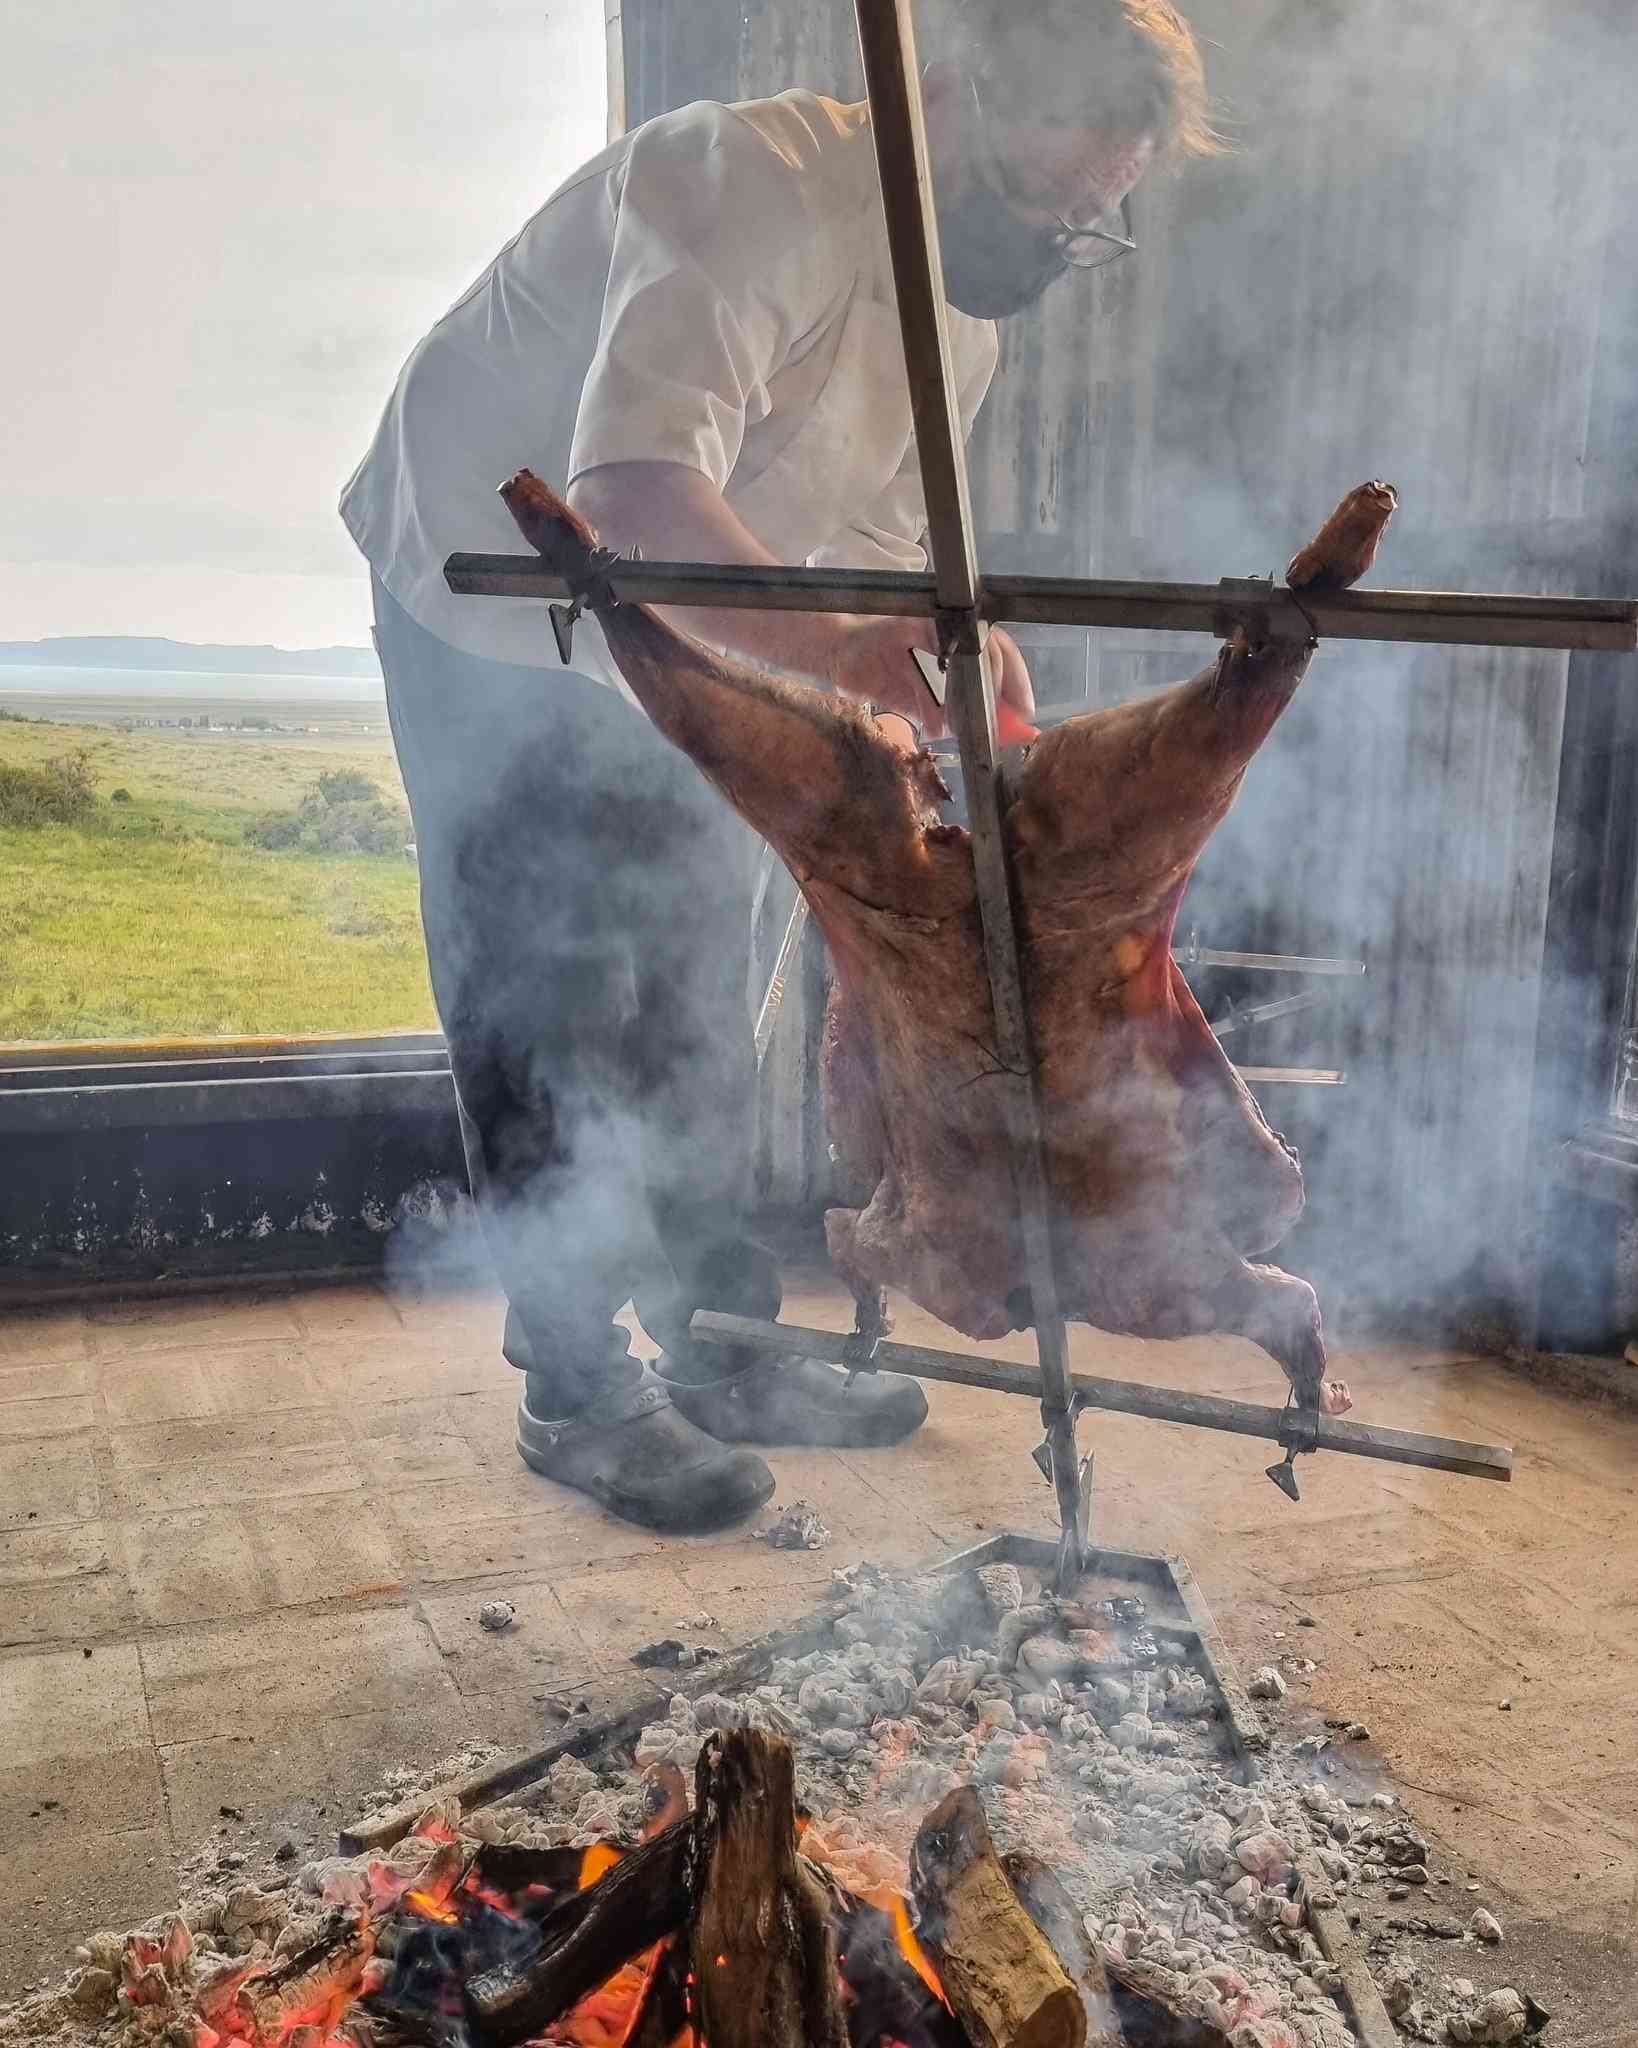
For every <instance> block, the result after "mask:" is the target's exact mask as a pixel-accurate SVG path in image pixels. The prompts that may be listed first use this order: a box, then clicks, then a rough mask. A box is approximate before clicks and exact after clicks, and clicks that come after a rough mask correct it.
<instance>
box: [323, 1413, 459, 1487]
mask: <svg viewBox="0 0 1638 2048" xmlns="http://www.w3.org/2000/svg"><path fill="white" fill-rule="evenodd" d="M351 1461H352V1464H353V1465H354V1467H355V1468H356V1469H357V1471H358V1473H359V1475H360V1477H361V1478H362V1479H363V1482H364V1484H365V1485H366V1486H368V1487H370V1488H372V1489H373V1490H375V1491H378V1492H382V1493H396V1492H401V1491H404V1490H406V1489H409V1488H413V1487H421V1486H436V1485H441V1484H445V1483H448V1482H451V1481H455V1480H477V1479H478V1478H479V1477H480V1476H481V1472H482V1467H481V1466H480V1464H479V1462H478V1455H477V1453H476V1452H475V1451H474V1450H473V1448H472V1445H471V1443H470V1442H469V1441H468V1440H467V1438H466V1437H464V1436H462V1435H461V1434H459V1432H457V1431H454V1430H445V1431H438V1430H430V1429H409V1430H406V1431H404V1432H402V1433H401V1434H389V1433H386V1432H383V1433H381V1434H379V1435H376V1436H368V1437H360V1438H357V1439H356V1440H355V1441H354V1443H353V1445H352V1450H351Z"/></svg>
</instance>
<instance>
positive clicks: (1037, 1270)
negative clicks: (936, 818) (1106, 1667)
mask: <svg viewBox="0 0 1638 2048" xmlns="http://www.w3.org/2000/svg"><path fill="white" fill-rule="evenodd" d="M856 4H857V12H858V19H859V42H860V47H861V50H862V53H863V57H864V74H865V85H866V89H867V90H868V92H869V95H870V109H871V127H872V132H873V134H874V138H875V144H876V163H877V168H878V170H879V172H880V175H881V186H882V203H883V206H884V209H885V211H886V216H887V242H888V249H889V251H890V253H891V255H892V259H893V283H894V288H895V290H896V292H897V295H898V304H899V323H900V326H901V328H902V329H903V333H904V348H905V360H906V362H907V364H908V365H909V368H910V404H911V410H912V413H913V415H914V419H915V426H916V447H917V451H918V453H919V457H920V461H921V477H922V492H923V496H924V498H925V500H926V504H927V542H928V552H929V554H930V556H931V559H932V568H933V580H934V585H935V590H936V596H937V601H938V606H939V610H938V623H939V643H940V645H939V651H940V653H941V654H943V655H945V656H946V657H947V672H948V689H947V701H946V711H947V713H948V716H949V720H950V724H951V725H952V727H953V728H954V730H955V735H956V739H957V742H958V743H959V745H960V748H961V771H962V777H963V780H964V783H965V786H966V791H967V806H968V824H969V829H970V830H971V833H972V844H973V867H974V871H975V874H976V877H977V882H978V909H979V918H980V922H981V924H982V927H983V934H984V962H985V966H986V967H987V968H988V970H989V978H990V996H991V1002H992V1007H993V1010H994V1015H995V1039H996V1043H995V1052H996V1064H997V1066H998V1067H999V1068H1000V1069H1001V1071H1000V1072H999V1073H998V1074H997V1075H996V1077H995V1084H994V1085H995V1087H996V1088H997V1090H998V1091H999V1095H1000V1102H999V1107H1000V1109H1001V1113H1002V1116H1003V1118H1004V1121H1005V1125H1006V1130H1007V1135H1008V1137H1009V1139H1010V1140H1011V1145H1012V1170H1013V1184H1014V1188H1015V1191H1016V1193H1017V1198H1018V1220H1019V1230H1020V1234H1021V1236H1022V1239H1023V1249H1024V1265H1025V1270H1026V1272H1027V1274H1028V1276H1029V1289H1030V1320H1031V1322H1032V1323H1033V1324H1034V1328H1035V1344H1036V1351H1037V1355H1038V1356H1039V1358H1040V1362H1041V1388H1042V1396H1041V1420H1042V1422H1043V1423H1044V1425H1045V1427H1046V1433H1047V1442H1048V1445H1049V1446H1050V1455H1051V1463H1052V1486H1053V1491H1054V1493H1055V1494H1056V1495H1057V1500H1058V1524H1059V1529H1060V1532H1061V1534H1060V1538H1059V1547H1058V1579H1059V1584H1060V1586H1067V1585H1068V1583H1069V1581H1070V1580H1072V1579H1073V1578H1075V1577H1076V1576H1077V1575H1078V1574H1079V1572H1080V1570H1081V1568H1082V1564H1083V1561H1084V1558H1085V1551H1086V1524H1087V1517H1086V1503H1085V1501H1084V1499H1083V1496H1082V1491H1081V1465H1080V1459H1079V1456H1078V1454H1077V1452H1076V1447H1075V1420H1074V1414H1073V1411H1072V1407H1071V1397H1072V1389H1071V1386H1070V1379H1069V1340H1068V1335H1067V1333H1066V1331H1065V1329H1064V1319H1063V1313H1062V1311H1061V1309H1060V1307H1059V1301H1058V1281H1057V1275H1056V1273H1055V1271H1054V1268H1053V1260H1052V1222H1051V1214H1052V1212H1051V1205H1050V1199H1049V1190H1048V1184H1047V1172H1046V1157H1045V1150H1044V1147H1043V1145H1042V1137H1041V1116H1040V1105H1039V1103H1038V1101H1037V1098H1036V1091H1035V1057H1034V1052H1033V1049H1032V1047H1031V1044H1030V1037H1029V1021H1028V1016H1027V1013H1026V1009H1025V1004H1024V985H1023V975H1022V969H1021V965H1020V959H1019V947H1018V929H1017V921H1016V915H1015V901H1014V894H1013V885H1012V876H1011V872H1010V863H1009V861H1008V857H1007V847H1006V839H1005V835H1004V833H1003V830H1002V822H1001V820H1002V790H1001V775H1000V768H999V764H998V762H997V759H996V744H995V695H994V690H993V687H992V685H991V682H990V678H989V675H988V672H987V670H988V664H987V663H986V662H985V660H984V638H985V632H986V627H985V625H984V622H983V619H982V617H981V615H980V611H979V600H980V596H981V588H980V583H979V576H978V557H977V551H976V548H975V545H974V541H973V522H972V507H971V505H970V503H969V502H968V495H967V464H966V455H965V451H964V449H963V446H962V437H961V420H960V413H959V410H958V408H957V405H956V397H955V379H954V375H953V373H952V370H951V364H950V337H949V331H948V328H947V326H946V323H945V318H944V270H943V265H942V264H941V262H940V260H939V250H938V222H937V219H936V216H935V213H934V207H933V194H932V182H931V178H930V175H929V170H928V161H927V137H926V133H925V131H924V128H923V124H922V110H921V91H920V87H919V85H918V84H917V77H918V65H917V62H916V39H915V29H914V27H913V25H912V22H911V17H910V0H856Z"/></svg>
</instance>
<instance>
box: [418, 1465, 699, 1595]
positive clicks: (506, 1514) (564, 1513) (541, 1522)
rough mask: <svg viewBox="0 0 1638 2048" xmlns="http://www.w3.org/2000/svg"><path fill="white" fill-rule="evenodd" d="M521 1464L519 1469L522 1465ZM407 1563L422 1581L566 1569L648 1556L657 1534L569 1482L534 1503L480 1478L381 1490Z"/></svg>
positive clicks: (543, 1493)
mask: <svg viewBox="0 0 1638 2048" xmlns="http://www.w3.org/2000/svg"><path fill="white" fill-rule="evenodd" d="M520 1469H521V1468H520ZM380 1498H381V1501H382V1506H383V1511H384V1512H385V1513H386V1514H388V1515H390V1517H391V1518H392V1521H393V1525H394V1527H395V1529H396V1531H397V1542H398V1546H399V1550H400V1553H401V1555H402V1556H403V1558H404V1560H405V1565H406V1569H407V1570H408V1571H410V1572H411V1573H412V1574H413V1575H414V1576H415V1577H416V1578H417V1579H420V1580H422V1581H425V1582H427V1583H428V1584H438V1583H448V1582H450V1581H452V1580H457V1579H477V1578H483V1577H491V1576H493V1575H495V1574H496V1573H509V1574H516V1573H519V1572H532V1573H539V1574H541V1575H543V1576H550V1575H555V1574H558V1573H561V1572H566V1571H571V1570H573V1569H574V1568H575V1567H576V1566H578V1565H584V1564H590V1563H596V1562H609V1561H612V1560H615V1559H619V1558H637V1557H648V1556H652V1555H653V1554H654V1553H655V1551H656V1550H657V1549H658V1548H659V1547H660V1545H659V1541H658V1539H657V1538H655V1537H653V1536H651V1535H649V1534H648V1533H647V1531H645V1530H642V1529H634V1528H633V1527H632V1526H631V1525H630V1524H629V1523H627V1522H620V1521H617V1520H616V1519H615V1518H614V1517H613V1516H612V1515H605V1514H604V1513H603V1511H602V1510H601V1509H600V1508H599V1507H597V1505H596V1504H595V1503H594V1502H592V1501H589V1500H587V1499H585V1498H584V1497H583V1496H581V1495H579V1494H574V1493H570V1492H569V1491H568V1489H567V1488H561V1487H547V1486H545V1485H544V1484H543V1485H542V1486H541V1488H540V1490H539V1492H538V1494H526V1495H525V1496H524V1500H525V1501H526V1502H533V1505H524V1506H518V1505H512V1504H509V1502H508V1499H507V1498H506V1497H504V1496H502V1495H500V1494H497V1493H496V1492H494V1491H492V1490H491V1489H490V1487H489V1485H488V1483H487V1481H486V1479H485V1478H483V1477H482V1476H480V1477H479V1478H478V1479H476V1480H472V1481H454V1482H450V1483H448V1484H438V1485H428V1486H421V1487H414V1488H409V1489H403V1490H397V1491H394V1492H391V1493H387V1494H383V1495H381V1496H380Z"/></svg>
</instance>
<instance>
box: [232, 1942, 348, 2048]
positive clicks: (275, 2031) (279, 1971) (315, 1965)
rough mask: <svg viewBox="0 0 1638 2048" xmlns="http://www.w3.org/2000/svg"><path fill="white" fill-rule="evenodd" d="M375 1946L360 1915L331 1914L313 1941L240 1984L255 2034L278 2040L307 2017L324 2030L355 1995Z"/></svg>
mask: <svg viewBox="0 0 1638 2048" xmlns="http://www.w3.org/2000/svg"><path fill="white" fill-rule="evenodd" d="M374 1950H375V1941H374V1936H373V1934H372V1933H371V1930H370V1927H369V1925H368V1924H367V1922H366V1921H365V1920H364V1919H363V1918H362V1917H361V1916H360V1915H358V1914H356V1913H353V1912H350V1911H346V1910H342V1911H338V1912H337V1913H335V1914H334V1915H332V1917H331V1919H330V1921H329V1923H328V1924H327V1926H326V1927H325V1929H324V1931H323V1933H321V1934H320V1936H319V1938H318V1939H317V1940H316V1941H314V1942H310V1943H309V1944H308V1946H307V1947H306V1948H300V1949H297V1950H296V1951H295V1953H294V1954H293V1955H288V1956H285V1957H284V1958H283V1960H282V1961H280V1962H278V1963H275V1964H274V1966H273V1968H272V1969H270V1970H268V1971H267V1972H266V1973H265V1974H264V1975H262V1976H260V1977H250V1978H247V1979H246V1981H245V1982H244V1984H243V1985H241V1987H240V1990H239V2003H240V2005H241V2006H242V2007H243V2008H244V2010H245V2012H246V2013H247V2014H248V2015H249V2017H250V2020H251V2022H252V2024H253V2026H254V2028H255V2036H254V2038H257V2039H260V2040H263V2041H277V2040H279V2039H280V2038H282V2037H283V2036H284V2035H286V2034H288V2033H290V2032H292V2031H293V2030H294V2029H295V2028H297V2027H299V2026H301V2025H302V2024H303V2023H305V2022H307V2021H310V2020H311V2021H322V2022H323V2023H324V2025H325V2030H326V2031H328V2030H329V2028H330V2027H331V2026H333V2025H334V2023H335V2022H336V2021H337V2020H338V2019H339V2018H340V2017H341V2014H342V2011H343V2009H344V2008H345V2006H346V2005H347V2003H348V2001H349V2000H350V1999H352V1998H353V1997H354V1996H355V1995H356V1994H357V1992H358V1990H359V1987H360V1985H361V1984H362V1982H363V1977H364V1966H365V1964H366V1963H368V1961H369V1960H370V1957H371V1955H372V1954H373V1953H374Z"/></svg>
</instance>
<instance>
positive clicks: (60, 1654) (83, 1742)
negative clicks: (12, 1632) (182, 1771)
mask: <svg viewBox="0 0 1638 2048" xmlns="http://www.w3.org/2000/svg"><path fill="white" fill-rule="evenodd" d="M148 1739H149V1726H148V1711H147V1705H146V1702H145V1700H144V1698H143V1687H142V1666H141V1662H140V1660H139V1658H138V1656H137V1650H136V1645H135V1644H134V1643H117V1644H114V1645H111V1646H110V1647H108V1648H104V1649H98V1650H96V1651H95V1652H94V1653H93V1654H91V1655H89V1656H88V1655H86V1654H85V1652H84V1651H83V1650H82V1649H73V1650H41V1651H20V1652H17V1653H15V1654H13V1655H11V1656H8V1657H0V1759H4V1761H5V1762H6V1763H7V1764H9V1765H13V1766H17V1767H21V1766H23V1765H26V1764H34V1763H46V1762H51V1761H53V1760H55V1759H57V1758H60V1757H89V1756H104V1755H108V1754H110V1753H112V1752H115V1751H122V1750H128V1749H136V1748H140V1747H141V1746H142V1745H143V1744H145V1743H146V1742H147V1741H148Z"/></svg>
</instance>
